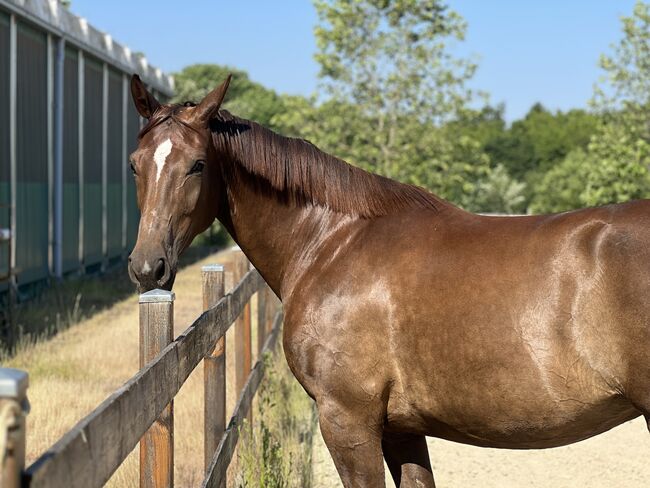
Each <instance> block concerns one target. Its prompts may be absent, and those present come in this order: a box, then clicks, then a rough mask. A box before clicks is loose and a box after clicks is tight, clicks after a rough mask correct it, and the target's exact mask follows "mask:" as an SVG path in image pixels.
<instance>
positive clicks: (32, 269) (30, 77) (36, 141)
mask: <svg viewBox="0 0 650 488" xmlns="http://www.w3.org/2000/svg"><path fill="white" fill-rule="evenodd" d="M133 73H138V74H139V75H140V77H141V78H142V79H143V81H144V82H145V83H147V85H148V86H149V88H150V90H151V91H152V92H153V93H154V94H155V95H156V96H157V98H158V99H160V100H161V101H164V100H166V99H168V98H169V97H171V96H172V95H173V80H172V78H171V77H169V76H166V75H164V74H163V73H162V72H161V71H160V70H159V69H156V68H154V67H152V66H150V65H149V64H148V63H147V61H146V58H144V56H142V55H140V54H135V53H132V52H131V51H130V50H129V48H127V47H125V46H122V45H120V44H119V43H117V42H115V41H114V40H113V39H112V38H111V37H110V35H108V34H105V33H102V32H100V31H98V30H97V29H95V28H93V27H92V26H90V25H88V23H87V22H86V21H85V20H84V19H83V18H80V17H77V16H75V15H73V14H72V13H70V12H69V11H68V10H67V9H66V8H65V7H63V6H62V5H61V4H60V3H59V1H58V0H0V228H4V229H9V230H10V234H9V233H6V234H5V235H9V236H10V239H8V240H4V241H3V242H0V277H3V276H9V277H10V278H9V279H5V280H4V281H3V282H0V291H1V290H2V289H3V288H4V289H5V290H6V289H7V287H8V286H9V284H10V283H12V282H13V283H14V285H15V286H16V288H17V289H19V290H20V289H22V288H24V287H27V286H28V285H30V284H32V283H35V282H41V281H44V280H47V279H49V278H50V277H62V276H65V275H67V274H71V273H80V272H81V273H83V272H92V271H95V270H99V269H103V268H105V267H106V266H109V265H110V264H112V263H115V262H117V261H119V260H121V259H124V258H125V257H126V256H127V254H128V253H129V251H130V250H131V248H132V247H133V245H134V244H135V240H136V237H137V229H138V221H139V212H138V209H137V204H136V195H135V188H134V184H133V178H132V177H131V174H130V172H129V171H128V163H127V160H128V154H129V153H130V152H131V151H132V150H133V149H134V148H135V147H136V144H137V140H136V138H137V132H138V129H139V127H140V125H141V120H140V117H139V116H138V114H137V112H136V111H135V108H134V107H133V103H132V102H131V97H130V92H129V79H130V76H131V74H133ZM0 279H2V278H0Z"/></svg>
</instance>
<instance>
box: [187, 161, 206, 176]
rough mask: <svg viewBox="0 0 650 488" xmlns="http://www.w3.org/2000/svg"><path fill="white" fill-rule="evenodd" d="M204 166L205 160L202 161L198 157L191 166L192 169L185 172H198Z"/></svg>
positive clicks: (191, 173) (190, 173)
mask: <svg viewBox="0 0 650 488" xmlns="http://www.w3.org/2000/svg"><path fill="white" fill-rule="evenodd" d="M204 167H205V161H203V160H202V159H199V160H198V161H196V162H195V163H194V166H192V169H191V170H190V172H189V173H187V174H188V175H193V174H196V173H200V172H201V171H203V168H204Z"/></svg>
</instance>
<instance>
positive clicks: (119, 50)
mask: <svg viewBox="0 0 650 488" xmlns="http://www.w3.org/2000/svg"><path fill="white" fill-rule="evenodd" d="M0 6H4V7H5V8H7V9H8V10H10V11H12V12H15V13H16V14H18V15H21V16H23V17H25V18H27V19H29V20H31V21H32V22H34V23H36V24H38V25H40V26H42V27H43V28H45V29H47V30H49V31H51V32H52V33H54V34H56V35H57V36H61V37H63V38H65V39H66V41H67V42H72V43H73V44H76V45H77V46H79V47H80V48H82V49H84V50H85V51H88V52H89V53H91V54H93V55H95V56H97V57H99V58H101V59H103V60H104V61H106V62H109V63H111V64H113V65H115V66H117V67H119V68H120V69H122V70H123V71H125V72H127V73H139V74H140V75H141V77H142V79H143V80H144V81H145V82H146V83H148V84H149V85H151V86H152V87H153V88H154V89H156V90H158V91H160V92H161V93H163V94H165V95H167V96H172V95H173V92H174V79H173V77H172V76H170V75H167V74H164V73H163V72H162V71H161V70H160V68H156V67H155V66H151V65H150V64H149V63H148V62H147V58H146V57H144V56H142V55H138V54H135V53H133V52H132V51H131V49H130V48H129V47H127V46H124V45H122V44H120V43H118V42H116V41H115V40H113V38H112V37H111V35H110V34H107V33H105V32H101V31H100V30H99V29H96V28H95V27H93V26H92V25H90V24H88V21H87V20H86V19H84V18H83V17H78V16H76V15H74V14H73V13H72V12H70V11H69V10H68V9H67V8H65V7H63V6H62V5H61V3H60V2H59V1H58V0H0Z"/></svg>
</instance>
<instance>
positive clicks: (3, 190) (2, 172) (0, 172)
mask: <svg viewBox="0 0 650 488" xmlns="http://www.w3.org/2000/svg"><path fill="white" fill-rule="evenodd" d="M9 158H10V154H9V16H8V15H5V14H4V13H2V12H0V227H1V228H3V229H6V228H9V224H10V222H9V219H10V211H9V205H10V204H11V196H10V192H9V185H10V184H11V179H10V176H11V175H10V174H9V171H10V167H11V166H10V163H9ZM8 268H9V246H8V245H7V243H3V244H0V276H4V275H6V274H7V273H8V271H9V269H8Z"/></svg>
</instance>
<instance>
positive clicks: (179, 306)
mask: <svg viewBox="0 0 650 488" xmlns="http://www.w3.org/2000/svg"><path fill="white" fill-rule="evenodd" d="M229 261H230V253H228V252H226V253H221V254H217V255H212V256H209V257H207V258H205V259H203V260H201V261H199V262H196V263H194V264H192V265H190V266H187V267H185V268H183V269H182V270H180V271H179V273H178V275H177V279H176V283H175V285H174V292H175V294H176V301H175V303H174V329H175V334H176V335H178V334H179V333H180V332H182V331H183V330H185V329H186V328H187V326H188V325H190V324H191V323H192V321H193V320H194V319H195V318H196V317H197V316H198V315H199V314H200V313H201V311H202V310H201V306H202V301H201V266H202V265H204V264H217V263H220V264H225V263H227V262H229ZM137 303H138V299H137V295H135V294H133V295H132V296H130V297H128V298H126V299H124V300H122V301H120V302H117V303H116V304H115V305H113V306H112V307H111V308H109V309H107V310H105V311H103V312H100V313H97V314H96V315H94V316H92V317H91V318H89V319H87V320H83V321H82V322H80V323H78V324H77V325H75V326H73V327H71V328H70V329H68V330H66V331H64V332H62V333H60V334H58V335H56V336H55V337H53V338H52V339H51V340H47V341H43V342H40V343H38V344H36V345H34V346H30V347H27V348H26V349H25V350H23V351H21V352H20V353H19V354H18V355H16V356H15V357H14V358H12V359H11V360H10V361H9V362H8V363H7V364H6V366H8V367H14V368H20V369H24V370H26V371H28V372H29V374H30V386H29V390H28V395H29V399H30V402H31V406H32V411H31V413H30V414H29V416H28V418H27V464H28V465H29V464H30V463H31V462H33V461H34V460H35V459H36V458H37V457H38V456H39V455H40V454H41V453H42V452H43V451H44V450H45V449H47V448H48V447H49V446H51V445H52V444H53V443H54V442H55V441H56V440H58V439H59V438H60V437H61V436H62V435H63V434H64V433H65V432H66V431H67V430H69V429H70V428H71V427H73V426H74V424H75V423H76V422H77V421H78V420H80V419H81V418H83V417H84V416H85V415H87V414H88V413H89V412H90V411H92V410H93V409H94V408H95V407H96V406H97V405H99V404H100V403H101V401H102V400H104V399H105V398H106V397H107V396H108V395H110V394H111V393H112V392H113V391H114V390H115V389H116V388H117V387H119V386H120V385H121V384H123V383H124V382H125V381H126V380H127V379H128V378H130V377H131V376H133V375H134V374H135V373H136V372H137V371H138V305H137ZM253 317H255V314H254V313H253ZM254 331H255V326H253V332H254ZM253 339H255V338H253ZM226 342H227V344H233V328H232V327H231V329H230V330H229V331H228V334H227V336H226ZM254 344H255V342H253V345H254ZM229 347H232V346H229V345H227V348H229ZM253 349H255V348H253ZM229 350H230V351H232V349H229ZM233 358H234V354H232V353H230V354H228V350H227V363H228V375H227V376H228V377H227V380H228V388H227V405H228V406H229V411H230V412H232V408H233V407H234V402H235V396H234V392H233V390H234V388H232V387H231V385H234V368H233V367H232V365H233V362H234V359H233ZM253 360H255V354H254V356H253ZM3 366H5V365H3ZM174 439H175V452H174V458H175V463H174V472H175V480H176V484H175V485H176V486H177V487H192V486H198V485H200V482H201V481H202V480H203V472H202V471H203V365H202V364H199V366H198V367H197V368H196V369H195V370H194V372H193V373H192V375H190V377H189V378H188V380H187V381H186V382H185V384H184V385H183V387H182V388H181V390H180V392H179V393H178V395H177V396H176V398H175V400H174ZM137 459H138V448H137V447H136V448H135V449H134V451H133V452H132V453H131V455H130V456H129V457H128V458H127V459H126V461H125V462H124V463H123V464H122V466H121V467H120V468H119V469H118V470H117V472H116V473H115V474H114V475H113V478H112V479H111V480H110V481H109V483H108V486H114V487H119V488H123V487H124V488H128V487H137V486H138V461H137Z"/></svg>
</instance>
